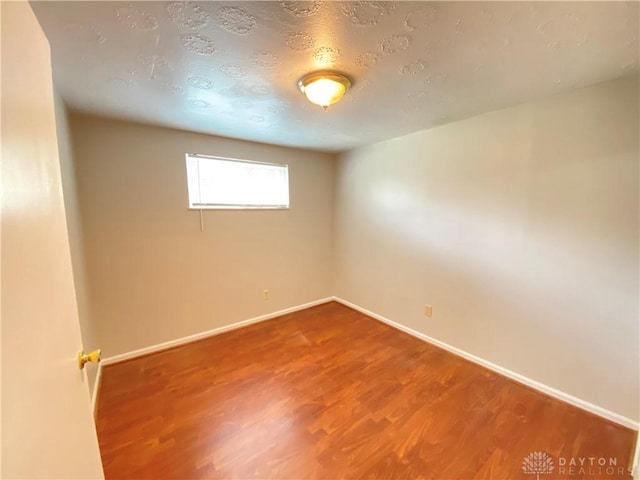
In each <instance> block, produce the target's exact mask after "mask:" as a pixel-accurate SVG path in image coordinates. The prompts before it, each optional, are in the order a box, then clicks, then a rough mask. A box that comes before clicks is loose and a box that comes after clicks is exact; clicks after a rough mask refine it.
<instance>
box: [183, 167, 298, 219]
mask: <svg viewBox="0 0 640 480" xmlns="http://www.w3.org/2000/svg"><path fill="white" fill-rule="evenodd" d="M187 187H188V190H189V208H193V209H206V208H221V209H224V208H227V209H233V208H236V209H253V208H265V209H269V208H272V209H275V208H289V167H288V165H279V164H275V163H261V162H250V161H248V160H236V159H233V158H222V157H208V156H205V155H190V154H187Z"/></svg>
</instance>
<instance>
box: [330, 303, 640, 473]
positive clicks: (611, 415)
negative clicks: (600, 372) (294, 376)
mask: <svg viewBox="0 0 640 480" xmlns="http://www.w3.org/2000/svg"><path fill="white" fill-rule="evenodd" d="M333 299H334V300H335V301H336V302H339V303H341V304H343V305H345V306H347V307H349V308H352V309H354V310H357V311H359V312H360V313H364V314H365V315H367V316H369V317H372V318H375V319H376V320H379V321H381V322H382V323H386V324H387V325H389V326H391V327H394V328H396V329H398V330H401V331H403V332H405V333H408V334H409V335H411V336H413V337H416V338H419V339H420V340H424V341H425V342H427V343H430V344H432V345H435V346H437V347H440V348H442V349H444V350H447V351H448V352H451V353H453V354H455V355H458V356H460V357H462V358H465V359H467V360H469V361H471V362H473V363H477V364H478V365H482V366H483V367H486V368H488V369H489V370H493V371H494V372H497V373H499V374H501V375H504V376H505V377H507V378H510V379H512V380H515V381H516V382H518V383H522V384H524V385H526V386H528V387H531V388H533V389H535V390H538V391H539V392H542V393H545V394H547V395H549V396H551V397H554V398H556V399H558V400H562V401H563V402H566V403H569V404H571V405H573V406H574V407H578V408H581V409H582V410H586V411H587V412H590V413H593V414H595V415H598V416H599V417H602V418H605V419H607V420H609V421H611V422H614V423H617V424H619V425H622V426H624V427H627V428H631V429H633V430H635V431H638V430H639V427H640V423H639V422H636V421H635V420H632V419H630V418H627V417H625V416H623V415H619V414H617V413H615V412H612V411H610V410H607V409H605V408H602V407H599V406H598V405H594V404H593V403H589V402H587V401H585V400H582V399H580V398H578V397H574V396H573V395H570V394H568V393H565V392H562V391H560V390H557V389H555V388H553V387H550V386H548V385H545V384H544V383H540V382H538V381H536V380H533V379H531V378H528V377H525V376H524V375H521V374H519V373H516V372H514V371H511V370H508V369H506V368H504V367H501V366H499V365H496V364H495V363H492V362H490V361H488V360H485V359H483V358H480V357H476V356H475V355H473V354H471V353H468V352H465V351H464V350H460V349H459V348H456V347H453V346H451V345H449V344H447V343H444V342H441V341H440V340H436V339H435V338H432V337H429V336H428V335H425V334H424V333H420V332H417V331H415V330H413V329H411V328H409V327H406V326H404V325H401V324H399V323H396V322H394V321H392V320H389V319H388V318H385V317H383V316H382V315H378V314H376V313H373V312H371V311H369V310H367V309H365V308H362V307H360V306H358V305H355V304H353V303H351V302H348V301H346V300H343V299H342V298H340V297H333ZM637 443H640V442H637ZM638 454H639V453H638V447H637V446H636V459H635V461H636V462H638Z"/></svg>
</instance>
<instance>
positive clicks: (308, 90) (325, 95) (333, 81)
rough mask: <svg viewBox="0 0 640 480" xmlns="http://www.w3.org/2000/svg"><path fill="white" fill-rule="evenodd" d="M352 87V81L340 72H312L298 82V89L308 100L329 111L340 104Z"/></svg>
mask: <svg viewBox="0 0 640 480" xmlns="http://www.w3.org/2000/svg"><path fill="white" fill-rule="evenodd" d="M349 87H351V80H349V79H348V78H347V77H346V76H344V75H343V74H341V73H338V72H326V71H323V72H312V73H309V74H307V75H305V76H304V77H302V78H301V79H300V80H298V88H299V89H300V91H301V92H302V93H304V95H305V96H306V97H307V99H308V100H309V101H310V102H311V103H314V104H316V105H319V106H321V107H322V108H323V109H325V110H326V109H327V108H328V107H329V105H333V104H334V103H336V102H339V101H340V99H341V98H342V97H343V96H344V94H345V93H347V90H349Z"/></svg>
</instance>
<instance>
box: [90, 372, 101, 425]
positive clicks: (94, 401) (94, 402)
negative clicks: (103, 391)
mask: <svg viewBox="0 0 640 480" xmlns="http://www.w3.org/2000/svg"><path fill="white" fill-rule="evenodd" d="M101 382H102V361H100V362H98V370H97V371H96V378H95V379H94V381H93V391H92V393H91V411H92V412H93V418H94V419H96V418H97V416H98V395H99V394H100V385H101Z"/></svg>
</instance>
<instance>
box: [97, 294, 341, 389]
mask: <svg viewBox="0 0 640 480" xmlns="http://www.w3.org/2000/svg"><path fill="white" fill-rule="evenodd" d="M332 300H333V297H327V298H323V299H321V300H315V301H313V302H309V303H304V304H302V305H297V306H295V307H290V308H285V309H284V310H279V311H277V312H272V313H267V314H266V315H261V316H259V317H254V318H250V319H248V320H242V321H241V322H236V323H232V324H230V325H225V326H223V327H218V328H214V329H212V330H207V331H206V332H200V333H195V334H193V335H189V336H187V337H182V338H178V339H176V340H170V341H168V342H163V343H158V344H156V345H151V346H149V347H144V348H140V349H138V350H132V351H131V352H126V353H121V354H120V355H114V356H113V357H107V358H104V359H102V361H101V362H100V365H104V366H106V365H112V364H114V363H119V362H124V361H125V360H130V359H132V358H136V357H141V356H143V355H149V354H150V353H156V352H160V351H162V350H167V349H168V348H173V347H177V346H180V345H184V344H186V343H191V342H195V341H197V340H202V339H203V338H208V337H213V336H214V335H219V334H221V333H224V332H229V331H231V330H236V329H238V328H241V327H246V326H247V325H251V324H253V323H258V322H263V321H265V320H270V319H272V318H276V317H280V316H282V315H286V314H288V313H293V312H298V311H300V310H305V309H307V308H310V307H315V306H316V305H321V304H323V303H328V302H331V301H332ZM97 378H98V377H97V376H96V379H97ZM97 388H98V384H96V386H95V388H94V392H96V391H97V390H96V389H97Z"/></svg>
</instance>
